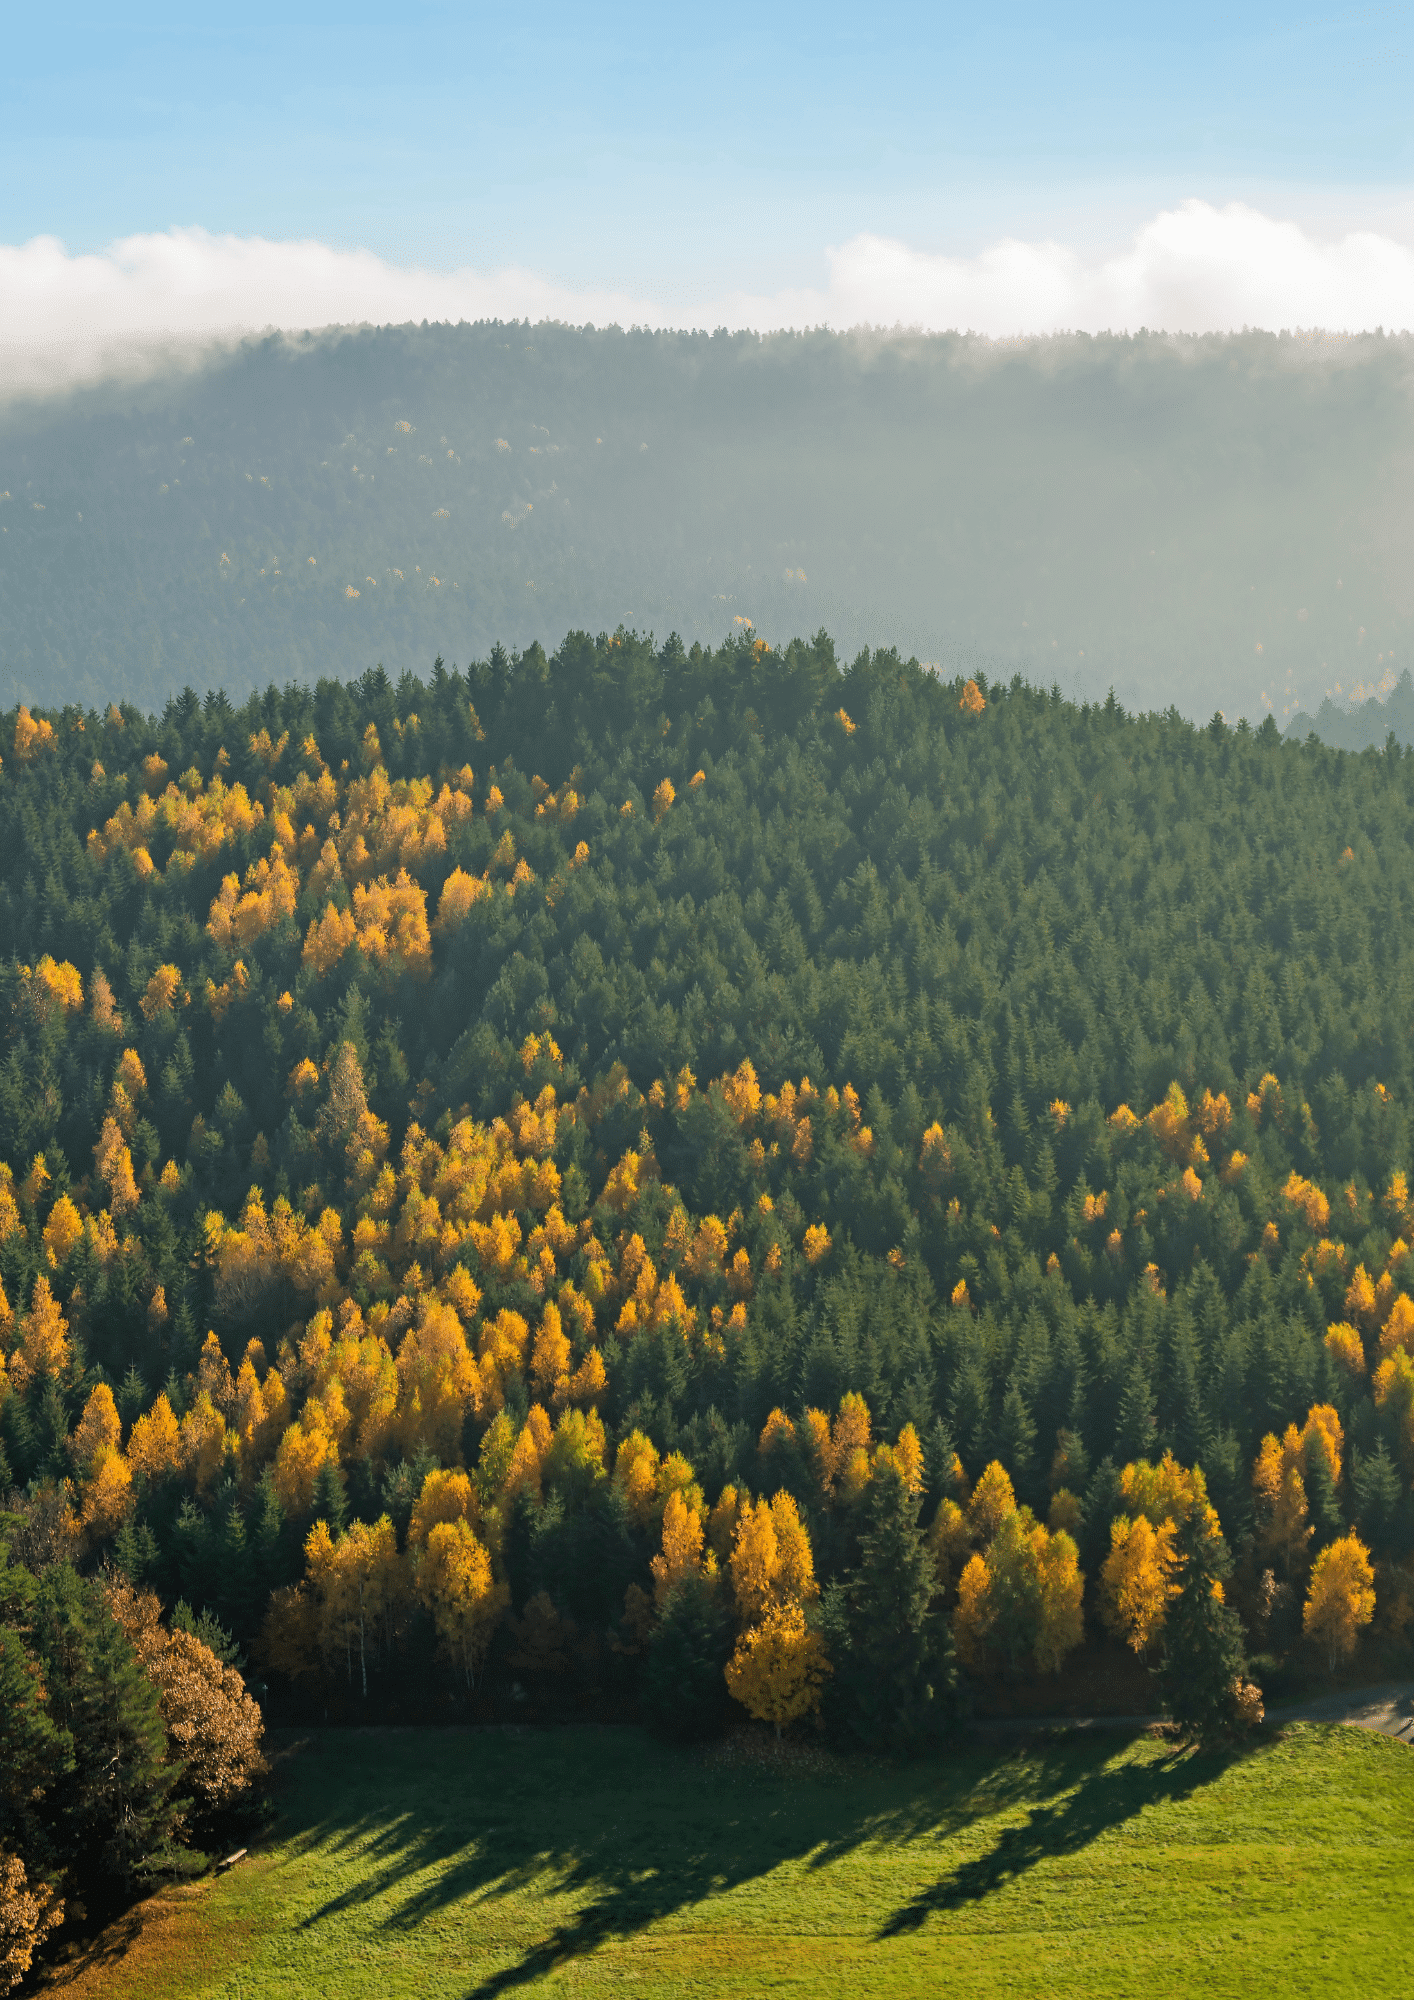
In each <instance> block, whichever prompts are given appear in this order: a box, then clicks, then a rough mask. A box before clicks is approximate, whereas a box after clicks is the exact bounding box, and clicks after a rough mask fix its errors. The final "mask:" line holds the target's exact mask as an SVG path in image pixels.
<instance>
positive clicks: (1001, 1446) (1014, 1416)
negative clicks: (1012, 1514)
mask: <svg viewBox="0 0 1414 2000" xmlns="http://www.w3.org/2000/svg"><path fill="white" fill-rule="evenodd" d="M997 1446H998V1452H999V1455H1000V1457H1001V1461H1002V1464H1003V1465H1005V1466H1006V1468H1007V1470H1008V1471H1009V1472H1010V1474H1011V1477H1012V1483H1013V1485H1014V1486H1015V1488H1016V1490H1017V1492H1018V1493H1019V1494H1020V1496H1021V1497H1022V1499H1023V1500H1033V1499H1035V1497H1036V1494H1035V1492H1034V1490H1033V1489H1034V1482H1035V1473H1036V1425H1035V1423H1034V1422H1033V1420H1032V1416H1031V1409H1030V1406H1029V1404H1028V1403H1027V1401H1026V1398H1025V1396H1024V1395H1023V1394H1022V1391H1021V1385H1020V1383H1018V1382H1017V1381H1016V1380H1015V1378H1013V1380H1012V1382H1011V1384H1010V1386H1009V1387H1008V1389H1007V1392H1006V1395H1005V1396H1004V1397H1003V1398H1002V1417H1001V1423H1000V1424H999V1425H998V1428H997Z"/></svg>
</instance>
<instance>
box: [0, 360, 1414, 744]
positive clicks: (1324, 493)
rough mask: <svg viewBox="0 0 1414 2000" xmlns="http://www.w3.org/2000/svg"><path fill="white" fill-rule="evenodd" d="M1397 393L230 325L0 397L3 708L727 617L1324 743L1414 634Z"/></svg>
mask: <svg viewBox="0 0 1414 2000" xmlns="http://www.w3.org/2000/svg"><path fill="white" fill-rule="evenodd" d="M1411 384H1414V342H1410V341H1408V340H1405V339H1399V340H1392V339H1391V340H1386V339H1381V338H1378V337H1375V336H1371V337H1369V338H1367V339H1360V340H1351V341H1346V342H1341V343H1324V344H1322V343H1320V342H1316V341H1306V342H1303V341H1297V340H1291V339H1288V338H1286V337H1282V338H1280V339H1278V338H1275V337H1272V336H1267V335H1257V334H1253V335H1243V336H1241V337H1238V338H1234V339H1230V340H1221V339H1203V340H1186V341H1185V340H1173V339H1169V338H1167V337H1164V336H1159V335H1141V336H1138V337H1136V338H1133V339H1130V338H1119V337H1115V338H1108V337H1107V338H1104V339H1089V338H1083V337H1075V338H1063V339H1056V340H1051V341H1033V342H1023V343H1017V344H1014V345H1004V344H1002V343H994V342H987V341H982V340H976V339H972V338H971V337H959V336H936V337H935V336H927V337H925V336H921V335H910V334H904V333H894V334H881V333H867V332H860V333H855V334H848V335H837V334H831V333H823V332H820V333H812V334H806V335H796V334H779V335H770V336H764V337H763V336H757V335H754V334H731V335H729V334H725V333H719V334H714V335H710V336H709V335H707V334H676V333H671V334H669V333H662V334H659V333H649V332H646V331H641V330H636V329H635V330H629V331H627V332H626V331H623V330H621V329H618V328H610V329H606V330H598V331H596V330H595V329H593V328H572V327H566V326H557V325H542V326H536V327H531V326H528V325H500V324H491V323H485V324H479V325H476V326H459V327H452V326H421V327H413V326H407V327H393V328H382V329H372V328H362V329H345V330H342V331H334V332H330V333H326V334H322V335H308V336H301V337H299V338H294V339H290V338H285V337H275V336H271V337H269V338H267V339H264V340H252V341H248V342H246V343H244V344H242V345H241V346H239V347H237V348H235V349H233V350H227V351H223V352H222V353H219V354H214V355H213V356H212V357H211V358H210V360H209V362H208V363H207V364H206V365H204V366H202V367H200V368H198V369H195V370H188V371H186V372H182V373H179V374H178V373H174V374H172V375H170V376H167V377H165V378H163V379H162V380H160V381H154V382H149V383H148V384H146V385H145V386H143V387H140V388H133V387H128V388H124V387H117V386H115V387H109V388H106V389H103V390H93V391H88V392H85V393H83V394H82V395H76V396H74V397H73V398H71V399H69V400H65V401H62V402H53V403H43V404H30V405H21V404H15V403H12V404H10V405H9V407H8V408H5V409H3V410H0V706H10V705H13V704H14V703H15V702H16V701H20V700H24V701H28V702H31V703H36V702H37V703H41V704H49V705H53V704H56V703H59V704H61V703H63V702H64V701H76V702H82V703H86V704H93V705H96V706H100V707H102V706H106V704H107V703H108V701H110V700H111V699H113V698H114V697H128V698H131V699H133V700H136V701H138V702H139V703H141V704H142V705H143V706H145V707H146V708H148V709H160V708H161V706H162V705H163V703H164V702H165V701H166V699H167V698H168V697H169V696H170V695H171V694H172V693H173V692H175V691H177V690H179V689H180V688H181V687H182V686H183V685H186V684H191V685H194V686H198V687H209V686H212V685H217V684H219V685H222V686H224V687H225V688H226V690H227V691H228V693H229V694H230V695H231V696H232V697H233V698H234V699H240V698H242V697H243V696H244V695H245V694H246V693H247V692H249V690H250V689H251V688H253V687H263V686H266V685H269V684H270V683H284V682H287V681H289V680H291V679H298V680H301V681H304V682H306V683H312V682H313V681H314V680H316V679H318V678H319V677H320V676H321V675H328V676H335V677H339V678H348V677H351V676H355V675H357V674H360V673H362V672H363V671H365V670H366V669H367V668H369V667H371V666H373V665H374V664H375V663H378V662H381V663H382V664H383V665H384V666H385V667H386V668H387V670H388V672H389V673H390V674H391V675H392V676H393V677H394V678H395V679H396V678H397V676H398V675H399V674H401V673H403V672H406V671H411V672H416V673H420V674H425V673H426V672H427V670H428V668H429V667H430V665H431V662H432V660H433V659H434V658H435V657H437V656H438V655H441V656H442V657H443V658H445V659H447V660H448V661H458V662H462V663H465V662H468V661H470V660H472V659H474V658H482V659H484V658H486V657H487V656H488V655H489V653H490V650H491V647H492V646H493V645H494V644H495V643H496V642H498V641H499V642H501V643H503V644H504V645H505V646H507V647H508V648H511V649H513V650H516V649H524V648H525V647H526V646H528V645H529V644H531V643H532V642H533V641H536V640H538V641H540V642H541V643H542V644H543V645H545V646H546V647H548V648H553V647H554V646H556V645H557V644H558V643H559V641H560V639H561V638H562V637H563V635H564V633H565V632H566V631H568V630H573V629H587V630H590V631H599V630H604V631H612V630H614V629H616V628H617V627H618V626H619V625H620V624H621V623H622V624H624V625H625V626H627V627H629V628H631V629H636V630H639V631H642V632H655V633H656V634H657V636H658V638H659V640H660V641H661V640H662V639H664V638H666V636H667V635H668V633H669V632H670V631H674V630H676V631H677V632H679V633H680V634H681V635H682V637H683V638H684V640H685V641H687V642H688V643H691V642H692V641H693V640H702V641H703V642H704V643H717V642H719V641H720V639H721V638H722V636H723V634H724V633H730V632H733V631H737V630H740V629H742V628H743V626H744V625H745V623H746V622H747V621H750V623H751V626H752V629H753V630H754V631H755V632H757V633H759V634H761V635H763V636H765V637H766V638H767V639H768V641H770V642H771V643H772V644H773V645H774V644H779V643H782V642H784V641H786V640H788V639H789V638H790V637H791V636H792V635H795V634H807V633H811V632H814V631H817V630H818V629H820V628H821V627H827V628H828V629H829V630H830V632H831V633H832V635H833V636H834V638H835V641H836V643H837V644H838V646H839V648H840V651H841V653H842V654H843V655H844V656H845V657H853V655H854V654H855V653H856V652H857V651H858V650H859V649H860V648H862V647H864V646H866V645H869V646H878V645H884V646H889V645H894V646H897V647H898V649H899V650H900V652H901V653H903V654H904V655H905V656H907V655H909V654H912V655H914V656H915V657H917V658H919V659H920V660H923V661H925V662H934V663H938V664H940V665H941V666H942V667H943V669H944V671H945V673H947V674H951V673H954V672H956V671H958V670H959V669H961V670H964V671H967V672H974V671H977V670H979V669H980V670H985V671H986V673H987V674H988V676H989V677H990V678H992V679H996V678H999V677H1000V678H1005V677H1009V676H1010V675H1012V674H1013V673H1017V672H1020V673H1022V674H1023V675H1025V676H1026V677H1027V678H1028V679H1030V680H1031V681H1033V682H1037V683H1041V684H1050V683H1055V684H1058V685H1059V686H1060V687H1061V688H1062V690H1063V691H1065V692H1066V693H1068V694H1071V695H1074V696H1077V697H1085V696H1091V697H1096V696H1098V697H1101V698H1102V697H1103V695H1104V694H1105V692H1106V691H1107V690H1108V689H1109V688H1111V687H1113V689H1114V691H1115V693H1116V695H1117V696H1118V698H1119V699H1120V700H1121V701H1122V702H1123V703H1124V704H1125V705H1126V706H1127V707H1129V708H1130V709H1155V710H1161V709H1165V708H1167V707H1168V706H1170V705H1174V706H1177V707H1178V708H1179V709H1180V710H1181V711H1182V712H1183V713H1185V714H1187V715H1188V716H1190V717H1192V718H1194V719H1196V720H1206V719H1207V717H1208V716H1210V715H1211V714H1212V713H1213V711H1214V710H1215V709H1221V710H1222V711H1223V713H1224V714H1225V715H1227V716H1228V717H1229V719H1235V717H1236V716H1237V715H1238V714H1242V713H1245V714H1247V715H1248V716H1250V717H1252V718H1253V719H1254V720H1255V719H1257V718H1258V717H1260V716H1261V715H1263V714H1266V713H1270V714H1273V715H1274V716H1275V719H1276V721H1277V723H1278V725H1279V726H1282V727H1284V728H1285V727H1289V726H1291V717H1292V716H1293V715H1298V716H1299V717H1301V718H1305V717H1307V716H1311V715H1313V714H1316V716H1317V721H1316V727H1317V728H1318V729H1319V730H1321V731H1322V732H1324V731H1325V730H1326V729H1327V728H1332V729H1334V728H1337V727H1344V726H1345V725H1344V724H1343V723H1341V722H1340V721H1339V716H1338V712H1337V711H1334V710H1332V711H1331V716H1333V717H1335V718H1336V719H1335V720H1331V719H1330V718H1329V717H1327V716H1326V712H1325V711H1324V710H1321V711H1319V713H1318V712H1317V703H1318V701H1319V699H1320V697H1321V696H1322V695H1323V694H1324V693H1326V692H1327V691H1328V690H1331V689H1333V688H1334V687H1335V686H1336V685H1338V684H1339V685H1343V686H1346V687H1349V686H1353V685H1356V684H1357V683H1358V682H1359V681H1360V680H1361V678H1362V676H1368V675H1369V674H1370V673H1371V672H1372V670H1373V671H1375V672H1378V671H1380V669H1381V668H1384V669H1385V670H1386V671H1388V670H1389V668H1390V665H1391V663H1392V666H1393V670H1394V671H1398V670H1399V669H1400V667H1402V665H1403V663H1404V661H1405V660H1406V659H1410V658H1414V594H1411V588H1410V583H1409V575H1410V570H1409V564H1408V562H1407V560H1406V551H1405V549H1404V546H1403V540H1402V537H1401V534H1400V531H1399V528H1398V523H1399V522H1400V521H1401V520H1402V519H1403V514H1402V512H1401V509H1402V507H1403V504H1404V502H1403V497H1402V496H1403V495H1404V493H1405V491H1406V488H1407V474H1406V468H1407V465H1408V463H1409V458H1410V453H1411V450H1414V396H1411V395H1410V393H1409V392H1410V387H1411ZM1377 661H1378V662H1379V666H1376V665H1375V663H1376V662H1377ZM1389 714H1390V716H1391V718H1392V719H1393V723H1394V726H1395V727H1396V729H1397V731H1402V730H1404V729H1405V728H1406V727H1407V722H1406V720H1405V719H1404V716H1405V711H1404V709H1403V708H1402V707H1399V706H1398V705H1397V704H1395V705H1392V707H1391V709H1390V710H1389ZM1323 718H1325V719H1323ZM1380 720H1381V722H1382V724H1383V713H1382V716H1381V718H1380ZM1302 726H1303V728H1304V726H1305V725H1304V721H1303V724H1302ZM1382 736H1383V727H1382V729H1381V739H1382ZM1332 740H1335V739H1334V738H1332Z"/></svg>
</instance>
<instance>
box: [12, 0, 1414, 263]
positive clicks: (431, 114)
mask: <svg viewBox="0 0 1414 2000" xmlns="http://www.w3.org/2000/svg"><path fill="white" fill-rule="evenodd" d="M7 12H8V21H7V25H6V28H5V36H4V61H3V63H0V242H3V243H8V244H12V245H13V244H17V243H23V242H24V241H26V240H27V239H28V238H31V237H33V236H36V235H42V234H52V235H55V236H58V237H60V238H61V239H62V240H63V241H64V242H65V244H66V245H67V246H68V248H69V249H70V250H94V249H98V248H100V247H102V246H103V245H105V244H107V243H109V242H110V241H111V240H112V239H114V238H117V237H121V236H125V235H129V234H133V233H139V232H147V231H162V230H166V229H168V228H170V227H172V226H174V225H198V226H200V227H202V228H204V229H207V230H210V231H214V232H232V233H234V234H236V235H242V236H245V235H256V234H258V235H263V236H270V237H276V238H290V237H304V236H316V237H319V238H321V239H323V240H324V241H326V242H328V243H331V244H335V245H339V246H342V247H352V246H355V245H357V246H363V247H366V248H368V249H371V250H373V251H375V252H376V253H377V254H378V255H379V256H380V257H383V258H386V259H388V260H389V261H390V262H392V263H395V264H405V263H420V264H426V265H431V266H434V267H438V268H447V267H449V266H453V265H458V264H466V263H474V264H477V265H481V266H495V265H502V264H506V263H517V264H523V265H527V266H529V267H531V268H533V269H535V270H537V271H540V272H543V273H546V274H547V275H549V276H552V277H553V278H555V279H556V280H558V281H561V282H564V283H569V284H589V283H594V284H599V285H607V286H623V287H629V288H634V287H637V288H639V289H643V288H650V289H652V290H654V291H655V293H656V295H658V296H662V297H672V296H682V297H689V296H692V295H693V294H694V293H696V292H701V293H716V292H720V291H721V290H722V288H723V287H724V286H726V285H729V284H731V285H740V286H743V287H746V288H747V289H776V288H779V287H780V286H783V285H790V284H804V283H808V282H813V281H815V280H816V279H817V278H818V275H819V272H820V268H821V260H822V256H823V252H824V248H825V246H826V245H827V244H838V243H841V242H843V241H845V240H847V239H849V238H851V237H852V236H855V235H856V234H858V233H859V232H872V233H875V234H880V235H885V236H893V237H898V238H900V239H902V240H905V241H907V242H908V243H910V244H911V245H914V246H916V247H918V248H920V249H924V250H931V251H946V252H949V253H951V254H958V255H967V254H971V253H973V252H975V251H976V250H977V249H979V248H980V247H982V246H983V245H984V244H986V243H987V242H989V241H993V240H995V239H996V238H997V237H999V236H1002V235H1005V234H1016V235H1021V236H1024V237H1027V238H1034V237H1038V236H1045V235H1055V236H1058V237H1060V238H1061V239H1063V240H1064V241H1066V242H1068V243H1072V244H1077V245H1082V246H1083V245H1095V246H1099V247H1103V246H1106V245H1110V244H1113V243H1117V242H1118V241H1120V240H1121V239H1123V238H1124V237H1125V236H1126V235H1127V234H1128V233H1129V232H1131V231H1132V229H1133V228H1134V227H1136V226H1137V225H1138V223H1139V222H1140V221H1142V220H1143V218H1144V217H1146V216H1149V215H1152V214H1153V213H1154V212H1155V210H1156V209H1158V208H1160V207H1163V206H1164V205H1166V204H1169V203H1172V202H1175V201H1178V200H1180V199H1182V198H1184V197H1190V196H1198V197H1201V198H1202V199H1204V200H1207V201H1210V202H1214V203H1218V204H1221V203H1223V202H1226V201H1231V200H1242V201H1246V202H1249V203H1252V204H1255V205H1256V206H1258V207H1259V208H1261V209H1263V210H1264V212H1267V213H1270V214H1279V215H1287V216H1294V217H1297V218H1299V219H1301V220H1303V221H1306V222H1308V223H1309V224H1311V225H1312V226H1315V227H1318V228H1319V227H1323V226H1328V227H1330V228H1333V229H1335V228H1345V227H1348V226H1350V225H1351V224H1352V223H1353V222H1361V221H1365V222H1368V223H1371V224H1373V225H1375V226H1379V227H1382V228H1388V229H1392V230H1393V232H1394V233H1395V234H1396V235H1398V236H1399V237H1401V238H1402V239H1403V240H1405V241H1409V240H1410V239H1411V237H1414V228H1411V227H1410V226H1409V223H1410V205H1409V201H1408V195H1409V191H1410V189H1411V187H1414V120H1411V117H1410V113H1409V106H1410V101H1411V91H1410V83H1411V65H1410V49H1411V23H1410V12H1411V10H1410V8H1409V7H1407V6H1398V7H1389V6H1368V7H1340V6H1336V7H1333V8H1332V7H1326V8H1320V9H1317V8H1313V7H1302V6H1286V7H1282V8H1276V7H1248V8H1242V7H1232V6H1222V7H1220V6H1209V5H1204V6H1198V7H1184V8H1177V7H1170V8H1165V9H1153V8H1150V9H1144V8H1135V7H1133V6H1127V7H1122V8H1121V7H1091V8H1086V9H1077V10H1071V11H1070V12H1069V13H1068V14H1067V13H1066V12H1065V11H1064V10H1060V9H1056V8H1054V7H1047V8H1040V7H1026V6H1013V7H999V6H996V5H991V6H987V7H985V8H983V7H971V8H967V9H957V8H948V7H941V8H939V7H929V8H913V7H896V8H892V9H888V8H874V9H866V8H861V7H854V8H850V9H842V8H834V7H828V6H827V7H815V8H810V9H805V8H800V9H785V8H779V7H775V8H773V7H769V6H757V7H750V6H735V5H734V6H729V7H716V8H713V9H701V10H694V9H685V8H681V7H670V6H662V5H658V6H654V7H646V6H611V7H607V8H597V9H589V8H570V7H564V6H559V5H548V6H540V7H535V8H515V7H500V8H483V7H462V8H447V7H439V6H414V7H406V6H405V7H403V8H401V9H388V8H386V7H380V8H377V9H375V8H372V7H367V6H361V5H356V6H343V7H329V8H318V7H313V8H312V7H297V8H295V9H293V10H285V9H281V10H275V9H271V8H269V7H262V6H255V7H253V8H252V7H243V8H240V9H230V10H228V11H227V12H226V14H225V16H224V18H223V19H222V20H221V22H220V23H219V24H217V25H211V24H210V19H209V17H207V18H206V19H203V20H200V21H197V22H196V23H195V25H194V24H193V16H194V12H195V10H192V9H191V8H190V7H181V8H176V7H171V8H164V9H154V8H142V9H140V10H138V11H137V12H130V13H125V14H123V15H119V14H117V13H116V12H115V10H113V9H112V8H111V7H104V8H102V9H100V8H96V7H90V6H77V7H73V8H70V9H68V10H66V11H65V13H64V14H63V15H62V17H60V16H57V15H55V14H50V13H49V12H48V11H47V10H44V9H38V8H29V9H25V10H23V11H22V10H20V9H19V8H18V7H11V8H10V9H9V10H7Z"/></svg>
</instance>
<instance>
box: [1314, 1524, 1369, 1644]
mask: <svg viewBox="0 0 1414 2000" xmlns="http://www.w3.org/2000/svg"><path fill="white" fill-rule="evenodd" d="M1374 1615H1375V1573H1374V1571H1373V1570H1372V1569H1371V1567H1370V1551H1369V1550H1368V1549H1367V1548H1366V1547H1365V1544H1364V1543H1363V1542H1362V1541H1361V1540H1360V1538H1359V1536H1358V1535H1343V1536H1342V1537H1341V1538H1340V1540H1339V1541H1335V1542H1329V1543H1327V1545H1326V1547H1325V1548H1323V1549H1322V1550H1321V1553H1320V1554H1319V1555H1318V1556H1317V1557H1316V1560H1315V1563H1314V1564H1313V1565H1312V1569H1311V1585H1310V1589H1309V1590H1308V1591H1307V1594H1306V1608H1305V1610H1304V1611H1303V1612H1302V1615H1301V1623H1302V1626H1303V1628H1304V1630H1305V1633H1306V1636H1307V1638H1308V1639H1310V1640H1312V1641H1313V1642H1314V1643H1315V1644H1316V1645H1318V1646H1319V1647H1320V1648H1321V1650H1322V1651H1323V1652H1324V1653H1325V1655H1326V1660H1327V1663H1328V1664H1329V1666H1330V1670H1331V1672H1332V1673H1334V1672H1335V1670H1336V1668H1337V1667H1338V1666H1339V1665H1340V1663H1341V1661H1342V1660H1348V1659H1349V1658H1350V1656H1351V1654H1352V1653H1353V1652H1354V1651H1355V1647H1356V1643H1357V1641H1358V1640H1359V1637H1360V1633H1361V1631H1362V1630H1363V1628H1364V1627H1365V1626H1366V1625H1368V1624H1369V1623H1370V1620H1371V1619H1372V1618H1373V1617H1374Z"/></svg>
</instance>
